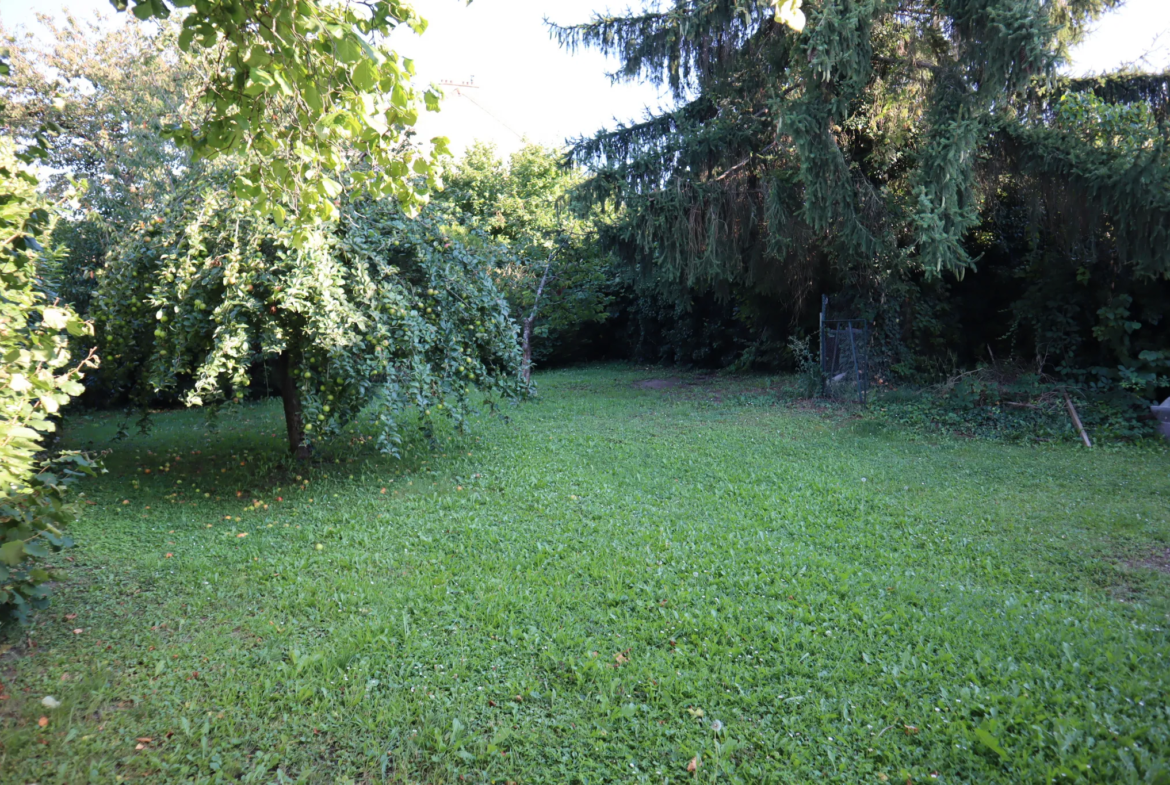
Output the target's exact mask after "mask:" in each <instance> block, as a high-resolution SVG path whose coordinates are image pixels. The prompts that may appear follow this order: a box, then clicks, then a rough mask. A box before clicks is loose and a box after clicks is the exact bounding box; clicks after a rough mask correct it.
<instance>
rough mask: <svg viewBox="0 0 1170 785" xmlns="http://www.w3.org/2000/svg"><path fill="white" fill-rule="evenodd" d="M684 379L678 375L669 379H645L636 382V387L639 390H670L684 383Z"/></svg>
mask: <svg viewBox="0 0 1170 785" xmlns="http://www.w3.org/2000/svg"><path fill="white" fill-rule="evenodd" d="M682 383H683V381H682V379H679V378H678V377H671V378H667V379H643V380H642V381H640V382H634V387H636V388H638V389H639V390H670V389H673V388H675V387H678V386H679V385H680V384H682Z"/></svg>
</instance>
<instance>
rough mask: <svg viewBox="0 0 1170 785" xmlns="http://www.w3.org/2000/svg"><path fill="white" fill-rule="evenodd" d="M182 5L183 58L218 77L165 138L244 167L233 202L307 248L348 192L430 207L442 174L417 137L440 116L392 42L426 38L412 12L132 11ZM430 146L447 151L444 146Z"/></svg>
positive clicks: (297, 1) (219, 1) (253, 6)
mask: <svg viewBox="0 0 1170 785" xmlns="http://www.w3.org/2000/svg"><path fill="white" fill-rule="evenodd" d="M110 2H111V4H112V5H113V6H114V7H115V8H117V9H118V10H120V11H121V10H126V9H127V8H128V6H129V2H128V0H110ZM172 6H174V7H180V8H184V9H185V11H184V13H183V16H182V23H181V29H180V31H179V33H178V36H177V42H176V43H177V45H178V48H179V50H180V51H182V52H198V51H200V50H203V51H205V52H206V53H207V54H208V58H207V62H208V63H209V64H211V65H212V66H213V67H212V69H211V72H210V74H209V76H208V78H207V79H206V80H205V81H204V82H203V85H202V87H201V89H200V91H199V93H198V96H197V98H198V105H199V112H198V113H197V115H196V116H195V118H194V119H192V120H189V121H185V122H183V123H182V124H181V125H178V126H176V127H171V128H169V129H167V136H168V137H170V138H171V139H174V140H175V141H176V142H178V143H179V144H180V145H182V146H184V147H187V148H189V149H191V150H192V151H193V152H194V153H195V155H196V156H197V157H200V158H218V157H221V156H232V157H236V158H237V159H238V160H237V161H236V163H235V167H236V173H235V177H234V179H233V182H232V190H233V192H234V193H235V194H236V196H238V197H240V198H245V199H247V200H248V201H249V203H250V204H252V205H253V207H255V208H256V209H257V210H258V211H259V212H260V213H262V214H264V215H267V216H271V217H272V218H273V220H275V221H276V222H277V223H278V224H282V223H283V222H284V221H285V220H286V218H292V219H294V220H293V225H294V226H295V227H296V230H295V231H294V233H293V234H292V239H293V241H294V242H295V243H296V244H297V245H300V244H302V243H304V242H306V241H307V240H308V236H309V234H310V233H311V232H312V231H313V227H315V226H316V225H317V224H318V223H320V222H324V221H328V220H330V219H331V218H333V217H334V216H335V214H336V209H337V204H336V200H337V198H338V197H339V196H340V195H341V193H342V191H343V189H345V188H350V189H354V188H360V189H362V190H363V191H364V192H365V193H366V194H367V195H369V196H371V197H374V198H377V197H391V198H394V199H395V200H397V201H398V202H399V203H400V204H401V205H403V206H404V207H407V208H410V207H413V206H416V205H418V204H419V203H421V202H422V201H423V200H424V199H425V196H426V193H427V190H428V189H429V188H431V187H433V186H434V185H435V180H434V171H435V169H434V163H433V161H432V157H431V156H430V155H428V154H424V153H423V152H420V151H419V150H417V149H416V146H415V145H414V144H413V143H412V142H411V141H410V140H409V138H408V135H407V131H408V129H410V127H411V126H413V125H414V123H415V121H416V120H417V119H418V113H419V107H418V102H419V98H420V97H421V98H422V99H424V101H425V104H426V107H427V109H430V110H436V111H437V110H438V101H439V94H438V93H437V92H435V91H434V90H429V89H428V90H425V91H423V94H422V95H421V96H420V95H419V94H418V91H417V90H416V89H415V87H414V85H413V83H412V76H413V74H414V64H413V63H412V62H411V61H410V60H409V59H405V58H400V57H399V56H398V55H397V54H396V53H395V52H393V51H392V50H390V49H389V48H387V47H386V46H385V45H384V43H382V42H384V41H385V38H386V36H388V35H389V34H390V33H392V32H393V31H394V30H396V29H397V28H399V27H400V26H405V27H406V28H409V29H410V30H413V31H414V32H416V33H422V32H423V31H424V30H426V25H427V23H426V20H424V19H423V18H422V17H420V16H419V15H418V13H417V12H416V11H415V10H414V9H413V8H412V7H411V6H410V5H409V4H408V3H406V2H403V1H402V0H370V2H363V3H359V4H350V3H330V2H320V1H319V0H310V1H309V2H306V0H197V1H196V0H133V8H132V11H133V14H134V15H135V16H136V17H138V18H139V19H151V18H155V17H158V18H163V19H165V18H167V17H169V16H170V13H171V7H172ZM432 145H433V152H434V153H436V154H437V153H442V152H443V151H445V150H446V140H445V139H444V138H442V137H439V138H436V139H434V140H432ZM241 157H242V158H241ZM357 162H361V163H362V164H363V165H362V166H361V167H359V168H355V167H354V164H355V163H357Z"/></svg>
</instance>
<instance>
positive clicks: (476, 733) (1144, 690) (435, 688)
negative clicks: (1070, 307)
mask: <svg viewBox="0 0 1170 785" xmlns="http://www.w3.org/2000/svg"><path fill="white" fill-rule="evenodd" d="M651 375H653V374H652V372H649V371H639V370H636V369H629V368H618V367H602V368H593V369H588V370H572V371H563V372H554V373H547V374H544V375H543V376H541V377H540V378H539V383H540V386H541V389H542V395H541V398H540V400H538V401H536V402H533V403H530V404H526V405H524V406H523V407H521V408H519V409H516V410H515V411H513V412H512V414H511V421H510V422H507V423H505V422H500V421H497V420H483V421H480V422H479V423H477V424H476V426H475V427H474V429H473V431H472V432H471V433H470V434H468V435H465V436H460V435H456V434H445V435H442V436H441V443H440V446H439V447H438V449H437V450H435V451H432V452H429V451H427V450H426V449H424V448H425V445H423V444H421V443H420V442H419V441H417V440H416V441H415V442H413V443H412V444H411V445H409V448H408V454H407V457H406V458H405V459H404V460H403V461H401V462H397V461H392V460H388V459H383V458H381V457H378V456H377V455H376V454H374V453H373V452H372V451H371V450H370V449H369V445H368V444H365V443H362V442H361V441H360V438H355V441H354V443H353V444H346V445H340V446H338V447H337V448H335V451H334V452H331V453H328V454H327V455H326V460H325V461H323V462H320V463H318V464H316V465H314V466H313V467H311V468H304V469H298V468H295V467H294V468H293V470H292V472H290V473H285V472H284V471H283V469H282V465H283V464H282V459H281V450H282V448H283V442H282V439H281V433H280V430H279V427H280V423H281V418H280V413H279V410H278V409H277V408H276V407H275V405H272V404H263V405H254V406H253V405H250V406H244V407H241V408H239V409H238V410H237V411H235V412H234V413H232V414H230V415H227V416H226V417H225V418H224V420H223V422H222V424H221V428H220V431H219V432H218V433H209V432H208V431H207V429H206V427H205V425H204V420H203V419H202V417H201V415H199V414H198V413H194V412H172V413H166V414H161V415H159V416H158V417H157V418H156V421H155V429H154V431H153V432H152V433H151V434H150V435H148V436H138V437H134V438H132V439H130V440H129V441H125V442H121V443H118V444H115V445H113V452H112V453H111V454H110V455H109V456H108V458H107V466H108V467H109V474H107V475H104V476H103V477H101V478H99V479H97V480H96V481H93V482H91V483H89V485H88V486H87V493H88V496H89V498H90V500H91V501H92V502H93V505H92V506H90V507H89V508H88V515H87V516H86V518H85V520H84V521H83V522H82V523H81V524H79V525H78V526H76V527H75V533H76V535H77V538H78V540H79V542H80V543H81V547H80V548H79V549H77V550H76V551H73V552H72V553H71V554H70V556H71V558H72V559H73V560H74V561H73V562H72V563H68V564H65V565H64V566H66V567H67V568H68V571H67V573H66V577H65V579H64V580H63V583H62V584H61V585H60V586H59V587H58V589H57V594H56V597H55V600H54V606H53V608H52V609H51V610H49V611H47V612H44V613H42V614H41V615H40V616H39V617H37V619H36V621H35V623H34V626H33V627H32V628H31V629H30V630H28V631H27V638H26V637H25V633H21V632H18V631H13V630H10V631H9V633H8V643H9V645H11V646H12V648H11V650H10V651H9V652H8V654H7V655H5V656H4V657H3V658H0V681H3V683H4V688H5V690H6V695H7V699H5V700H3V701H0V781H3V782H4V783H32V782H36V783H39V784H40V785H48V783H111V782H117V781H125V782H151V783H156V782H166V783H179V782H182V783H186V782H192V783H195V782H198V783H211V782H249V783H269V782H279V783H287V782H304V783H346V782H370V783H373V782H385V781H389V782H420V783H421V782H425V783H437V782H507V781H511V782H515V783H542V782H547V783H568V782H578V783H599V782H691V781H694V782H751V783H765V782H775V783H809V782H825V783H882V782H895V783H898V785H901V783H904V782H911V783H935V782H937V783H951V784H955V783H1043V782H1085V783H1089V782H1091V783H1103V782H1109V783H1130V782H1132V783H1138V782H1142V783H1149V782H1167V781H1168V778H1170V765H1168V755H1170V708H1168V706H1167V695H1168V694H1170V667H1168V666H1170V663H1168V662H1167V655H1168V653H1170V652H1168V647H1167V642H1168V640H1167V631H1166V623H1167V612H1168V611H1170V601H1168V600H1170V580H1168V576H1167V575H1165V574H1163V573H1161V572H1158V571H1157V570H1155V569H1149V568H1147V567H1143V566H1140V565H1142V564H1148V563H1152V562H1150V561H1149V559H1150V557H1151V554H1158V553H1164V552H1166V549H1167V540H1168V538H1170V503H1168V498H1170V478H1168V473H1167V467H1168V465H1170V461H1168V457H1167V451H1166V450H1165V449H1164V448H1163V447H1161V446H1152V445H1149V444H1147V445H1145V446H1142V447H1136V448H1135V447H1128V448H1109V449H1094V450H1093V451H1088V450H1084V449H1081V448H1077V447H1075V446H1072V445H1069V444H1056V445H1045V446H1005V445H1002V444H999V443H996V442H992V441H984V440H978V439H975V440H972V439H948V438H946V437H942V436H932V435H924V434H921V433H916V432H912V431H904V430H899V429H897V428H896V427H891V426H889V425H887V424H885V423H881V422H878V423H876V424H875V422H874V421H873V420H870V419H866V418H858V417H856V416H854V415H853V414H850V413H849V412H833V411H820V412H818V411H811V410H802V409H800V408H797V407H792V406H789V405H780V404H777V403H775V399H774V397H773V396H772V395H771V393H770V392H768V391H767V390H766V389H764V388H765V386H766V385H767V384H768V383H769V380H765V379H755V380H752V379H749V380H742V379H741V380H720V381H715V382H709V383H705V384H701V385H699V384H681V385H677V386H670V385H665V386H663V387H662V388H661V389H644V388H642V387H640V386H638V385H637V384H636V383H637V382H638V381H639V380H643V379H646V378H647V377H649V376H651ZM115 425H116V422H115V418H114V417H113V416H112V415H92V416H86V417H80V418H77V419H75V420H74V421H73V423H72V424H71V427H70V429H69V438H70V439H71V440H72V442H73V443H74V444H76V445H81V446H84V445H93V446H102V445H105V444H106V443H107V440H108V439H109V438H110V437H111V436H112V435H113V433H114V431H115ZM168 467H169V470H168ZM146 469H150V473H149V474H147V473H146V472H145V470H146ZM296 472H299V473H300V476H301V481H300V482H298V481H297V477H296V474H295V473H296ZM306 481H307V482H306ZM196 488H197V489H198V491H196V490H195V489H196ZM383 488H385V489H386V491H385V492H383V490H382V489H383ZM204 494H208V496H204ZM278 497H279V500H278ZM255 502H259V503H258V504H257V503H255ZM227 516H230V517H231V520H228V519H227ZM244 535H246V536H244ZM318 546H320V547H318ZM29 639H31V642H30V640H29ZM46 695H52V696H54V697H56V698H57V699H59V700H60V701H61V703H62V705H61V706H60V707H59V708H56V709H52V710H50V709H46V708H44V707H43V706H42V705H41V700H42V698H43V697H44V696H46ZM41 717H45V718H46V719H47V724H45V725H44V727H42V726H41V725H40V724H39V722H38V720H40V718H41ZM688 768H691V769H693V771H688Z"/></svg>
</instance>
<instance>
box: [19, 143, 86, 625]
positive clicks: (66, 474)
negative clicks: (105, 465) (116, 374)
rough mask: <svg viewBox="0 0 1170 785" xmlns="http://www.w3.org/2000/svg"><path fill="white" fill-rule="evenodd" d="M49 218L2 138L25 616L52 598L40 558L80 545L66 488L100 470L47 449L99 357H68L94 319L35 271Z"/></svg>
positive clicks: (21, 617) (21, 595)
mask: <svg viewBox="0 0 1170 785" xmlns="http://www.w3.org/2000/svg"><path fill="white" fill-rule="evenodd" d="M51 221H52V213H51V211H50V209H49V208H48V206H46V205H45V204H44V203H43V202H42V200H41V197H40V196H39V195H38V194H37V179H36V177H35V176H34V175H33V174H32V173H31V172H30V171H29V170H28V169H27V168H26V167H25V166H24V165H23V162H22V161H21V160H20V159H19V158H18V157H17V154H16V151H15V146H14V145H13V143H12V141H11V140H9V139H0V237H3V238H4V240H3V245H0V358H2V362H0V411H2V412H3V419H0V615H3V616H8V617H14V618H16V619H18V620H21V621H23V620H24V619H26V618H27V614H28V612H29V610H31V609H32V608H38V607H42V606H44V605H45V604H46V603H47V601H48V600H47V595H48V591H47V589H46V587H45V586H44V585H43V584H44V582H45V581H47V580H48V579H49V578H50V577H51V576H50V573H49V571H48V570H46V569H45V568H44V567H42V566H39V565H38V563H37V562H36V560H37V559H41V558H44V557H45V556H48V554H49V552H50V551H52V550H56V549H60V548H63V547H69V546H70V545H72V541H71V540H70V539H69V537H68V536H67V535H66V534H64V532H63V531H62V527H63V526H65V525H67V524H68V523H70V522H71V521H72V520H73V517H74V514H75V508H74V506H73V505H72V504H70V503H69V501H68V499H67V493H68V489H69V486H70V485H71V484H72V483H73V481H74V480H76V479H77V478H78V477H79V476H81V475H82V474H83V473H87V472H89V473H92V471H93V463H92V462H90V461H89V460H88V459H87V458H85V457H84V456H82V455H78V454H70V455H63V456H58V457H57V458H56V459H54V460H46V459H44V458H43V457H42V455H41V454H42V451H43V450H44V444H43V441H44V436H45V434H48V433H51V432H53V431H54V430H55V427H56V426H55V423H54V416H55V415H56V413H57V411H58V410H59V409H60V408H61V406H63V405H64V404H66V403H68V402H69V400H70V398H71V397H72V396H75V395H78V394H80V393H81V392H82V386H81V382H80V379H81V376H82V370H83V369H85V368H87V367H92V366H94V365H96V361H95V360H94V359H93V357H92V355H90V356H87V357H86V358H84V359H83V360H82V361H81V362H80V363H78V364H77V365H71V364H70V353H69V338H68V336H70V335H72V336H75V337H79V336H82V335H85V334H87V333H88V332H89V331H90V327H89V325H87V324H86V323H85V322H83V321H82V320H81V319H80V318H79V317H78V316H77V314H75V313H74V312H73V311H72V310H71V309H69V308H68V307H66V306H62V305H59V304H57V303H55V302H51V301H50V300H49V299H48V297H47V296H46V294H45V292H44V291H42V287H41V282H40V280H39V278H38V277H37V272H38V265H39V264H40V263H42V262H43V260H44V259H45V258H46V257H47V255H48V252H47V251H46V250H45V246H44V242H45V241H46V237H47V236H48V233H49V228H50V224H51Z"/></svg>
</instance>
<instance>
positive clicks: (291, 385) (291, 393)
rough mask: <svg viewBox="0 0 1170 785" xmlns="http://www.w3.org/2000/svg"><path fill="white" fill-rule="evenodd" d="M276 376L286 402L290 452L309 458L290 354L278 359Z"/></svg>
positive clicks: (285, 423) (286, 353)
mask: <svg viewBox="0 0 1170 785" xmlns="http://www.w3.org/2000/svg"><path fill="white" fill-rule="evenodd" d="M276 375H277V377H278V381H279V382H280V399H281V400H282V401H283V402H284V425H285V428H286V429H288V450H289V452H291V453H292V454H293V455H295V456H296V457H297V458H300V459H302V460H304V459H307V458H308V457H309V448H308V445H306V444H305V423H304V418H303V417H302V416H301V399H300V398H299V397H298V396H297V382H296V379H294V378H293V374H292V361H291V360H290V359H289V356H288V352H281V354H280V356H279V357H277V358H276Z"/></svg>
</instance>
